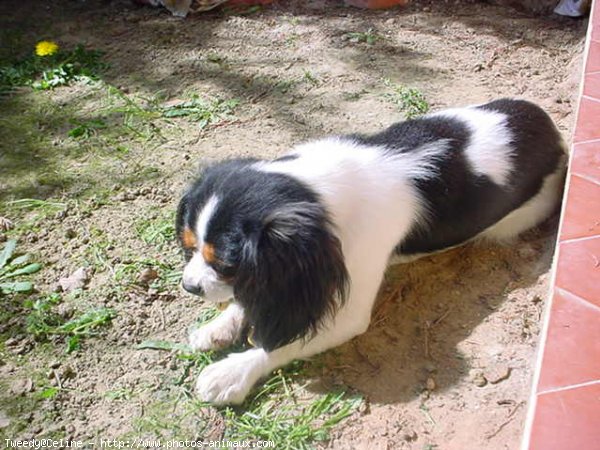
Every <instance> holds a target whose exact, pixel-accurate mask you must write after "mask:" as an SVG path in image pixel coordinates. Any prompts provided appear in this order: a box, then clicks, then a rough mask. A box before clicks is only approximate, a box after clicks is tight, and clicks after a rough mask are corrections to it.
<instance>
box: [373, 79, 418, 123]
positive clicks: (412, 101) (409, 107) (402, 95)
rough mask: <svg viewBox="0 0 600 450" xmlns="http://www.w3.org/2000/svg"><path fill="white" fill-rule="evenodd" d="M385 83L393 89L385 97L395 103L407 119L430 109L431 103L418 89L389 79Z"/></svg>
mask: <svg viewBox="0 0 600 450" xmlns="http://www.w3.org/2000/svg"><path fill="white" fill-rule="evenodd" d="M384 84H385V85H386V86H387V87H388V88H390V89H391V90H392V92H391V93H388V94H385V96H384V97H385V98H386V99H387V100H389V101H390V102H392V103H394V104H395V105H396V106H397V107H398V109H399V110H400V111H401V112H402V113H403V114H404V116H405V117H406V118H407V119H412V118H414V117H418V116H421V115H423V114H425V113H427V111H429V103H427V100H426V99H425V96H424V95H423V93H422V92H421V91H419V90H418V89H416V88H412V87H406V86H403V85H401V84H395V83H393V82H392V81H390V80H388V79H385V80H384Z"/></svg>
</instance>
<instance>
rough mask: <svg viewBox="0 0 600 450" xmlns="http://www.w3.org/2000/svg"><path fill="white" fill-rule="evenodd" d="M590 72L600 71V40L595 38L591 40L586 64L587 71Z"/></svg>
mask: <svg viewBox="0 0 600 450" xmlns="http://www.w3.org/2000/svg"><path fill="white" fill-rule="evenodd" d="M596 25H598V24H596ZM590 72H600V42H597V41H594V40H590V49H589V51H588V56H587V63H586V65H585V73H590Z"/></svg>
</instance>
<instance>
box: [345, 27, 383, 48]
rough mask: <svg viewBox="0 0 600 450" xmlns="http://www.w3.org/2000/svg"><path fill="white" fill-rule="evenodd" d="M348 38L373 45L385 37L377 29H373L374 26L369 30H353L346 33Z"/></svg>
mask: <svg viewBox="0 0 600 450" xmlns="http://www.w3.org/2000/svg"><path fill="white" fill-rule="evenodd" d="M345 36H346V38H347V39H348V40H349V41H350V42H352V43H355V44H359V43H364V44H368V45H373V44H375V43H376V42H377V41H379V40H381V39H383V38H382V37H381V35H379V34H378V33H377V32H376V31H373V29H372V28H369V29H368V30H367V31H362V32H351V33H346V34H345Z"/></svg>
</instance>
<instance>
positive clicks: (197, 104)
mask: <svg viewBox="0 0 600 450" xmlns="http://www.w3.org/2000/svg"><path fill="white" fill-rule="evenodd" d="M239 103H240V102H239V100H237V99H229V100H223V99H220V98H202V97H200V96H199V95H197V94H192V96H191V98H190V99H189V100H187V101H183V102H180V103H175V104H172V105H167V106H162V107H161V112H162V116H163V117H166V118H175V117H187V118H188V119H190V120H192V121H194V122H197V123H198V126H199V127H200V129H204V128H206V127H208V126H209V125H214V124H217V123H219V122H222V121H224V120H227V119H230V118H231V117H232V115H233V111H234V109H235V108H236V106H238V105H239Z"/></svg>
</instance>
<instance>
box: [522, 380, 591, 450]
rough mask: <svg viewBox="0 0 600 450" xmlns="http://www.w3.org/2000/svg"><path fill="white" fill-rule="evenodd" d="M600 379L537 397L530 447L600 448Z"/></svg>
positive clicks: (543, 449)
mask: <svg viewBox="0 0 600 450" xmlns="http://www.w3.org/2000/svg"><path fill="white" fill-rule="evenodd" d="M598 424H600V382H599V383H597V384H591V385H588V386H581V387H578V388H574V389H567V390H563V391H557V392H551V393H548V394H541V395H538V396H537V408H536V414H535V419H534V421H533V426H532V428H531V441H530V443H529V450H567V449H573V450H593V449H600V426H598Z"/></svg>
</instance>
